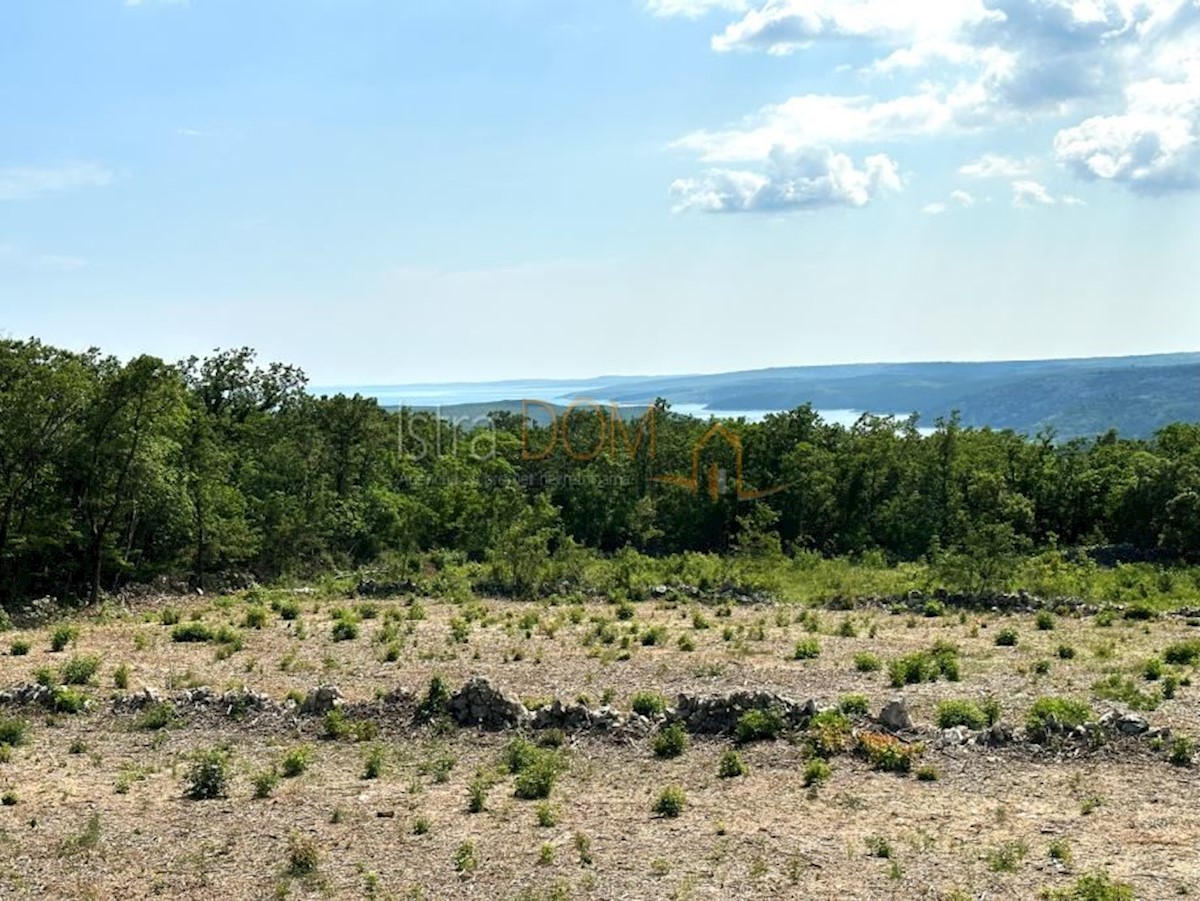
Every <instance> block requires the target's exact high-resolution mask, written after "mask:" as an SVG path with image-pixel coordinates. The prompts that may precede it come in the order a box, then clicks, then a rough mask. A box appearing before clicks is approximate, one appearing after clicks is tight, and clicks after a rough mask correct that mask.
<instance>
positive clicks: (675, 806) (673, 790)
mask: <svg viewBox="0 0 1200 901" xmlns="http://www.w3.org/2000/svg"><path fill="white" fill-rule="evenodd" d="M686 806H687V795H685V794H684V793H683V789H682V788H679V787H678V786H674V785H669V786H667V787H666V788H664V789H663V790H662V792H661V793H660V794H659V796H658V799H657V800H656V801H655V802H654V807H653V810H654V812H655V813H657V814H658V815H659V816H664V817H677V816H679V815H680V814H681V813H683V808H684V807H686Z"/></svg>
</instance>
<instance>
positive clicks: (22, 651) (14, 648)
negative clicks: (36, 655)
mask: <svg viewBox="0 0 1200 901" xmlns="http://www.w3.org/2000/svg"><path fill="white" fill-rule="evenodd" d="M8 653H10V654H12V655H13V656H14V657H24V656H25V655H26V654H28V653H29V642H28V641H27V640H26V639H24V638H18V639H16V640H15V641H13V643H12V644H10V645H9V646H8Z"/></svg>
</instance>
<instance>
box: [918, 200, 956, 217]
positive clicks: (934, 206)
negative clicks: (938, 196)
mask: <svg viewBox="0 0 1200 901" xmlns="http://www.w3.org/2000/svg"><path fill="white" fill-rule="evenodd" d="M948 209H950V207H948V206H947V205H946V204H944V203H941V202H940V201H939V202H938V203H927V204H925V206H923V207H921V212H922V213H925V214H927V215H930V216H940V215H941V214H942V213H944V212H946V210H948Z"/></svg>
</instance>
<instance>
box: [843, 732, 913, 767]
mask: <svg viewBox="0 0 1200 901" xmlns="http://www.w3.org/2000/svg"><path fill="white" fill-rule="evenodd" d="M858 749H859V751H860V752H861V753H862V754H863V756H865V757H866V758H867V761H868V762H869V763H870V764H871V767H872V768H873V769H877V770H883V771H884V772H889V773H907V772H910V771H911V770H912V768H913V764H914V763H915V762H916V760H917V759H918V758H919V757H920V756H921V754H922V753H923V752H924V750H925V749H924V747H923V746H922V745H919V744H915V745H909V744H905V743H904V742H902V741H900V739H898V738H895V737H894V736H891V735H884V734H883V733H881V732H864V733H862V734H860V735H859V736H858Z"/></svg>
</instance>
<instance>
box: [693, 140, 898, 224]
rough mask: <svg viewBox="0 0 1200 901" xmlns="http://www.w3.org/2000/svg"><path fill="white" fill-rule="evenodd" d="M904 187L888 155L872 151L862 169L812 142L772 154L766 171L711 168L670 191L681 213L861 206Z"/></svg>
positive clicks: (777, 210) (851, 161)
mask: <svg viewBox="0 0 1200 901" xmlns="http://www.w3.org/2000/svg"><path fill="white" fill-rule="evenodd" d="M902 188H903V184H902V181H901V178H900V173H899V169H898V168H897V166H896V163H895V162H894V161H892V160H891V159H890V158H889V157H887V156H884V155H874V156H868V157H867V158H866V159H865V160H863V164H862V168H859V167H858V166H856V165H855V162H854V160H852V159H851V158H850V157H848V156H846V155H845V154H841V153H836V152H834V151H832V150H830V149H828V148H822V147H808V148H804V149H802V150H799V151H796V152H790V153H788V152H782V151H780V152H776V153H774V154H772V156H771V158H770V160H769V161H768V164H767V165H766V166H765V167H764V168H763V170H762V171H752V170H744V169H711V170H709V171H707V172H705V173H703V175H701V176H700V177H699V178H682V179H679V180H677V181H676V182H675V183H674V184H672V185H671V195H672V196H673V197H674V199H675V202H676V205H675V209H676V211H677V212H681V211H684V210H700V211H703V212H707V213H742V212H782V211H786V210H812V209H821V208H824V207H835V206H848V207H862V206H866V205H867V204H868V203H870V202H871V201H872V200H873V199H875V198H876V197H879V196H882V195H885V194H889V193H894V192H898V191H900V190H902Z"/></svg>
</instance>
